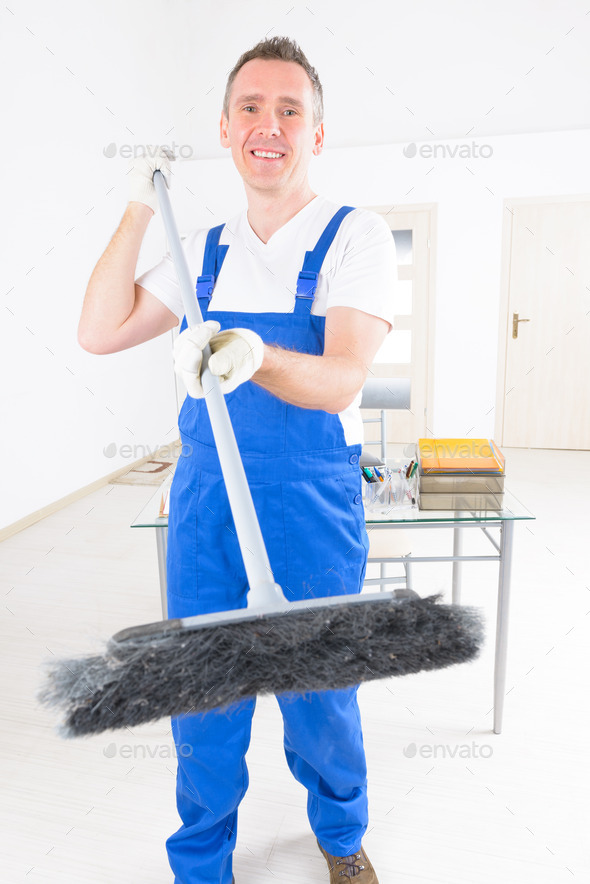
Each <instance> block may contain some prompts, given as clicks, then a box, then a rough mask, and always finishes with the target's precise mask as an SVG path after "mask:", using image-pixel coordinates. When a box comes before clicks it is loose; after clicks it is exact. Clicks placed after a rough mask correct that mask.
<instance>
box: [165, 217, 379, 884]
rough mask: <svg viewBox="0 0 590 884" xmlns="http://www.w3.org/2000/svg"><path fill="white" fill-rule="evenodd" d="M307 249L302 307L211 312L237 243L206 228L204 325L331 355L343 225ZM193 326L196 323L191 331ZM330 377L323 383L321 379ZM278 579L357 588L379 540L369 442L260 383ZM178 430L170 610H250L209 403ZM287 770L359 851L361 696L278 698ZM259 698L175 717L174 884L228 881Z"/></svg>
mask: <svg viewBox="0 0 590 884" xmlns="http://www.w3.org/2000/svg"><path fill="white" fill-rule="evenodd" d="M349 211H351V209H350V208H349V207H343V208H342V209H340V210H339V212H337V213H336V215H335V216H334V218H332V220H331V221H330V223H329V224H328V226H327V227H326V229H325V231H324V232H323V234H322V236H321V237H320V239H319V240H318V243H317V245H316V247H315V249H314V250H313V251H311V252H306V255H305V261H304V264H303V269H302V271H301V272H300V274H299V278H298V280H297V296H296V300H295V308H294V312H292V313H241V312H236V313H233V312H226V311H209V310H208V309H207V307H208V303H209V300H210V298H211V294H212V291H213V286H214V285H215V280H216V277H217V275H218V273H219V271H220V269H221V264H222V262H223V259H224V258H225V254H226V251H227V249H228V246H226V245H222V246H220V245H218V243H219V238H220V234H221V230H222V228H223V225H221V227H217V228H213V229H212V230H210V231H209V234H208V238H207V243H206V247H205V255H204V260H203V272H202V275H201V276H200V277H199V280H198V282H197V296H198V298H199V304H200V307H201V312H202V314H203V319H204V320H205V319H216V320H217V321H218V322H219V323H220V324H221V328H222V329H225V328H230V327H235V328H250V329H253V330H254V331H255V332H257V333H258V334H259V335H260V336H261V338H262V340H263V341H264V342H265V343H266V344H271V345H273V344H274V345H277V346H279V347H282V348H286V349H289V350H298V351H299V352H301V353H311V354H315V355H321V354H322V353H323V350H324V327H325V317H322V316H315V315H313V314H312V313H311V305H312V303H313V298H314V293H315V290H316V286H317V278H318V274H319V271H320V268H321V265H322V262H323V260H324V257H325V254H326V252H327V250H328V248H329V246H330V243H331V242H332V240H333V238H334V236H335V235H336V232H337V230H338V227H339V225H340V223H341V221H342V218H343V217H344V216H345V215H346V214H347V213H348V212H349ZM185 324H186V320H185V322H184V323H183V325H185ZM321 383H322V378H321V375H318V384H321ZM226 401H227V406H228V409H229V413H230V415H231V420H232V424H233V428H234V432H235V434H236V438H237V442H238V446H239V449H240V453H241V455H242V460H243V463H244V468H245V471H246V475H247V478H248V482H249V485H250V489H251V492H252V496H253V500H254V505H255V508H256V512H257V515H258V518H259V520H260V526H261V529H262V535H263V537H264V541H265V544H266V547H267V550H268V555H269V559H270V564H271V567H272V569H273V573H274V579H275V581H276V582H277V583H278V584H279V585H280V586H281V588H282V589H283V592H284V593H285V595H286V597H287V599H288V600H291V601H294V600H296V599H303V598H313V597H315V596H329V595H339V594H343V593H357V592H360V590H361V588H362V583H363V578H364V572H365V566H366V559H367V551H368V538H367V533H366V530H365V522H364V510H363V504H362V498H361V474H360V470H359V464H358V461H359V455H360V450H361V446H360V445H352V446H350V445H347V444H346V441H345V438H344V431H343V428H342V424H341V421H340V419H339V417H338V416H337V415H333V414H328V413H327V412H325V411H320V410H314V409H306V408H299V407H296V406H294V405H289V404H287V403H286V402H284V401H282V400H281V399H278V398H277V397H276V396H273V395H272V394H271V393H268V392H267V391H266V390H264V389H262V387H259V386H257V385H256V384H255V383H253V382H252V381H248V382H246V383H244V384H242V385H241V386H240V387H238V388H237V390H235V391H234V392H232V393H230V394H228V395H227V396H226ZM179 427H180V432H181V437H182V442H183V448H182V450H183V452H184V453H185V455H184V456H181V457H180V459H179V462H178V466H177V469H176V473H175V476H174V481H173V484H172V491H171V503H170V519H169V529H168V615H169V616H170V617H185V616H190V615H193V614H202V613H207V612H211V611H224V610H227V609H231V608H243V607H245V606H246V594H247V580H246V574H245V570H244V566H243V562H242V558H241V554H240V551H239V547H238V542H237V539H236V536H235V531H234V530H228V526H229V528H230V529H233V519H232V516H231V510H230V508H229V502H228V498H227V494H226V491H225V486H224V482H223V478H222V476H221V471H220V466H219V461H218V457H217V453H216V449H215V442H214V439H213V436H212V432H211V425H210V422H209V418H208V415H207V409H206V406H205V402H204V400H203V399H200V400H195V399H192V398H190V397H188V396H187V398H186V400H185V402H184V405H183V407H182V410H181V413H180V418H179ZM277 699H278V702H279V705H280V708H281V711H282V714H283V719H284V729H285V736H284V747H285V754H286V758H287V763H288V765H289V767H290V769H291V771H292V773H293V775H294V776H295V777H296V779H297V780H298V781H299V782H300V783H302V784H303V786H305V788H306V789H307V790H308V803H307V810H308V816H309V820H310V823H311V827H312V829H313V831H314V832H315V834H316V836H317V838H318V840H319V842H320V843H321V845H322V846H323V847H324V849H325V850H327V851H328V853H330V854H332V855H335V856H347V855H350V854H352V853H353V852H355V851H356V850H357V849H358V848H359V847H360V844H361V838H362V836H363V834H364V832H365V829H366V826H367V819H368V817H367V794H366V764H365V754H364V748H363V740H362V731H361V723H360V716H359V710H358V705H357V698H356V688H352V689H349V690H343V691H323V692H320V693H308V694H304V695H301V696H298V697H296V698H295V699H294V698H293V697H292V696H291V697H289V698H285V697H280V696H279V697H278V698H277ZM254 705H255V699H252V700H248V701H244V702H242V703H239V704H236V705H235V706H233V707H231V708H230V709H229V710H224V711H221V712H209V713H206V714H199V715H184V716H180V717H179V718H176V719H173V722H172V729H173V734H174V740H175V743H176V749H177V759H178V773H177V805H178V812H179V814H180V817H181V819H182V822H183V825H182V826H181V828H180V829H179V830H178V832H176V833H175V834H174V835H172V836H171V837H170V838H169V839H168V842H167V849H168V855H169V860H170V865H171V867H172V870H173V871H174V874H175V876H176V877H175V882H176V884H204V882H215V884H230V882H231V880H232V851H233V849H234V846H235V842H236V828H237V826H236V824H237V808H238V805H239V803H240V801H241V799H242V798H243V796H244V794H245V792H246V789H247V786H248V772H247V768H246V762H245V759H244V756H245V754H246V750H247V749H248V744H249V741H250V728H251V721H252V714H253V712H254Z"/></svg>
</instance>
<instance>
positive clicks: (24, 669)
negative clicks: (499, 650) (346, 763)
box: [0, 449, 590, 884]
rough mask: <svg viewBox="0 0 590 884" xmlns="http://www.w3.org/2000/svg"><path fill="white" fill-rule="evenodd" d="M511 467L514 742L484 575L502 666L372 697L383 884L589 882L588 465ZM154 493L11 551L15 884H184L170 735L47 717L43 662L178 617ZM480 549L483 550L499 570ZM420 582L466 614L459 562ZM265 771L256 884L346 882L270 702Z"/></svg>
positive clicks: (134, 494)
mask: <svg viewBox="0 0 590 884" xmlns="http://www.w3.org/2000/svg"><path fill="white" fill-rule="evenodd" d="M506 454H507V465H508V470H507V472H508V474H509V484H510V488H511V490H512V491H513V493H514V494H515V495H516V496H517V497H519V499H520V500H521V501H522V502H523V503H524V504H525V505H526V506H527V507H528V508H529V509H530V510H532V511H533V512H534V513H535V514H536V516H537V520H536V521H535V522H531V523H527V524H521V525H519V526H517V528H516V532H515V552H514V564H513V584H512V587H513V594H512V606H511V626H510V647H509V667H508V689H507V697H506V704H505V721H504V733H503V734H501V735H499V736H495V735H494V734H493V733H492V728H491V722H492V711H491V706H492V670H493V636H494V627H495V598H496V581H497V566H496V565H495V564H494V563H483V564H482V563H472V564H468V565H464V579H463V585H464V601H465V603H468V604H474V605H478V606H481V607H483V609H484V610H485V615H486V618H487V624H488V627H487V629H488V639H487V644H486V648H485V652H484V653H483V655H482V657H481V658H480V659H479V660H478V661H477V662H476V663H474V664H472V665H468V666H463V667H456V668H455V669H450V670H447V671H443V672H437V673H431V674H422V675H417V676H411V677H408V678H405V679H399V680H397V681H396V680H390V681H388V682H386V681H383V682H376V683H373V684H371V685H365V686H364V687H363V688H362V689H361V692H360V698H361V705H362V710H363V716H364V732H365V743H366V748H367V755H368V760H369V771H370V800H371V822H370V827H369V831H368V833H367V836H366V839H365V846H366V848H367V852H368V853H369V855H370V857H371V859H372V861H373V863H374V865H375V868H376V870H377V872H378V875H379V880H380V882H381V884H418V882H431V884H488V882H490V884H491V882H503V884H517V882H518V884H528V882H531V884H533V882H534V884H560V882H572V881H573V882H574V884H575V882H576V881H579V882H582V881H588V880H590V861H589V859H588V848H587V838H588V831H589V825H590V814H589V812H588V806H589V804H590V792H589V788H588V787H589V777H588V768H589V762H588V753H589V750H588V740H587V735H588V727H589V724H590V716H589V714H588V696H589V692H588V664H587V652H586V649H587V647H588V645H589V625H590V616H587V615H588V614H590V611H589V608H590V564H589V557H588V544H589V542H590V541H589V532H588V524H589V519H588V504H587V498H588V496H589V492H590V452H580V453H574V452H557V451H524V450H516V449H512V450H511V449H508V450H507V451H506ZM153 491H154V489H153V488H150V487H145V486H144V487H142V486H136V487H133V486H125V485H116V486H107V487H106V488H104V489H101V490H100V491H97V492H95V493H93V494H91V495H89V496H88V497H87V498H85V499H84V500H82V501H79V502H78V503H75V504H73V505H71V506H69V507H68V508H66V509H64V510H62V511H61V512H59V513H57V514H55V515H53V516H50V517H49V518H47V519H45V520H44V521H43V522H41V523H39V524H37V525H35V526H33V527H31V528H29V529H27V530H25V531H23V532H21V533H20V534H18V535H16V536H15V537H13V538H11V539H9V540H7V541H5V542H4V543H3V544H2V546H1V547H0V567H1V571H2V586H3V589H2V592H3V593H4V601H5V607H3V627H2V633H3V635H2V638H3V641H2V649H3V659H2V665H1V667H0V679H1V683H2V684H1V688H2V694H3V696H4V697H5V698H6V702H5V703H4V708H3V713H2V721H1V724H0V741H1V743H0V777H1V782H2V785H3V793H4V794H3V801H2V810H1V817H0V827H1V828H0V831H1V832H2V840H3V842H4V845H3V848H2V861H1V871H0V880H1V882H6V884H8V882H10V884H13V882H20V881H26V882H27V884H37V882H56V884H57V882H60V884H64V882H65V884H74V882H75V884H98V882H109V884H129V882H134V884H164V882H169V884H170V882H171V881H172V878H171V875H170V872H169V869H168V865H167V861H166V855H165V850H164V840H165V838H166V836H167V835H168V834H169V833H171V832H172V831H173V830H174V829H175V828H176V827H177V825H178V823H177V818H176V812H175V806H174V770H175V760H174V753H173V743H172V738H171V735H170V730H169V726H168V723H167V722H166V721H162V722H160V723H159V724H157V725H153V726H150V727H143V728H136V729H134V731H133V733H131V732H130V731H128V730H127V731H123V732H116V733H112V734H106V735H102V736H97V737H93V738H91V739H86V740H80V741H63V740H61V739H60V738H59V737H58V736H56V734H55V731H54V723H55V722H54V719H53V718H52V716H51V715H50V714H49V713H48V712H47V711H46V710H44V709H40V708H39V707H38V706H37V704H36V702H35V699H34V695H35V692H36V690H37V687H38V685H39V683H40V680H41V675H40V665H41V663H42V661H43V660H44V659H47V658H49V657H50V656H51V655H53V654H55V655H63V654H66V653H70V652H78V651H85V650H87V651H90V650H92V649H95V648H96V647H98V640H99V639H100V638H106V637H108V636H109V635H111V634H112V633H113V632H115V631H117V630H118V629H120V628H122V627H125V626H129V625H132V624H135V623H141V622H148V621H151V620H156V619H159V617H160V612H159V590H158V577H157V566H156V546H155V539H154V533H153V531H152V530H151V529H133V530H131V529H129V528H128V525H129V524H130V522H131V521H132V520H133V518H134V517H135V515H136V514H137V512H138V511H139V510H140V509H141V507H142V506H143V505H144V503H145V502H146V500H147V499H148V498H149V497H150V496H151V495H152V494H153ZM475 533H476V532H470V539H469V545H470V548H471V549H472V550H473V551H474V554H478V553H480V552H482V553H484V550H485V554H489V553H488V550H487V545H486V542H485V539H484V538H482V537H475V536H473V537H471V534H473V535H475ZM412 538H413V539H414V540H415V543H414V545H413V547H412V548H413V551H414V552H415V554H418V553H419V550H423V551H426V550H432V549H433V548H437V549H439V548H442V547H444V548H445V549H446V551H447V552H446V554H449V555H450V554H451V536H450V533H449V535H448V536H447V532H443V531H432V532H416V533H415V534H413V535H412ZM466 546H467V543H466ZM465 552H467V549H465ZM426 554H428V553H427V552H426ZM414 570H415V583H416V587H415V588H416V589H417V590H418V591H419V592H420V593H421V594H428V593H429V592H431V591H435V590H441V589H442V590H445V592H446V593H447V597H448V594H449V592H450V566H449V565H444V564H443V565H432V564H425V565H421V566H420V565H416V566H415V569H414ZM248 762H249V768H250V775H251V786H250V790H249V792H248V794H247V796H246V799H245V800H244V803H243V805H242V809H241V816H240V830H239V838H238V847H237V850H236V854H235V863H234V871H235V875H236V882H237V884H264V882H271V881H287V880H298V881H309V882H318V884H319V882H322V881H323V882H326V881H327V874H326V868H325V865H324V860H323V859H322V857H321V856H320V854H319V853H318V851H317V848H316V846H315V842H314V839H313V837H312V835H311V833H310V831H309V828H308V825H307V820H306V816H305V795H304V793H303V791H302V789H301V787H300V786H299V785H298V784H297V783H295V782H294V781H293V780H292V779H291V777H290V774H289V772H288V769H287V766H286V763H285V761H284V758H283V755H282V747H281V721H280V717H279V716H278V714H277V708H276V704H275V701H274V700H272V699H264V700H262V701H259V705H258V708H257V712H256V716H255V723H254V733H253V739H252V746H251V750H250V753H249V755H248Z"/></svg>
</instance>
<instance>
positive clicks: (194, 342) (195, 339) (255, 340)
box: [174, 319, 264, 399]
mask: <svg viewBox="0 0 590 884" xmlns="http://www.w3.org/2000/svg"><path fill="white" fill-rule="evenodd" d="M220 328H221V326H220V324H219V323H218V322H216V321H215V320H214V319H208V320H207V322H201V323H200V324H199V325H195V326H193V328H187V329H185V331H183V332H181V334H179V335H178V337H177V338H176V340H175V342H174V371H175V372H176V374H177V375H178V376H179V377H180V378H181V379H182V381H183V382H184V385H185V387H186V389H187V391H188V394H189V396H192V398H193V399H202V398H203V396H205V395H206V393H207V392H208V390H204V389H203V386H202V384H201V366H202V363H203V350H204V349H205V347H206V346H207V344H209V346H210V347H211V357H210V359H209V370H210V371H211V374H214V375H217V376H218V377H219V380H220V382H221V383H220V385H221V392H222V393H224V394H225V393H231V392H232V390H235V389H236V387H239V385H240V384H243V383H244V381H247V380H249V379H250V378H251V377H252V375H253V374H254V372H256V371H258V369H259V368H260V366H261V365H262V359H263V356H264V344H263V342H262V338H261V337H260V336H259V335H257V334H256V332H254V331H251V330H250V329H248V328H229V329H227V330H226V331H222V332H220V331H219V329H220Z"/></svg>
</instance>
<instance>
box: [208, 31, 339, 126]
mask: <svg viewBox="0 0 590 884" xmlns="http://www.w3.org/2000/svg"><path fill="white" fill-rule="evenodd" d="M255 58H263V59H278V60H279V61H294V62H295V64H298V65H301V67H302V68H303V70H304V71H305V73H306V74H307V76H308V77H309V79H310V81H311V85H312V88H313V124H314V126H318V125H319V124H320V123H321V122H322V120H323V119H324V91H323V89H322V84H321V83H320V78H319V76H318V72H317V71H316V69H315V68H314V67H312V65H311V64H310V63H309V61H308V60H307V58H306V56H305V54H304V53H303V51H302V50H301V48H300V47H299V45H298V44H297V43H296V42H295V41H294V40H291V39H290V38H289V37H271V38H270V39H269V40H261V41H260V42H259V43H257V44H256V46H253V47H252V49H248V51H247V52H244V53H243V55H240V57H239V58H238V60H237V62H236V63H235V65H234V67H233V69H232V70H231V71H230V74H229V77H228V78H227V85H226V87H225V95H224V96H223V113H224V116H225V117H226V119H227V118H228V117H229V96H230V93H231V89H232V86H233V84H234V80H235V79H236V76H237V73H238V71H239V70H240V68H242V67H243V66H244V65H245V64H246V63H247V62H248V61H253V60H254V59H255Z"/></svg>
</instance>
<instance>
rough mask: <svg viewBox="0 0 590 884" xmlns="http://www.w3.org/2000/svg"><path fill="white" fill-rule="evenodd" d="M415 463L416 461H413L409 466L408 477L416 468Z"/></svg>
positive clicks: (407, 477)
mask: <svg viewBox="0 0 590 884" xmlns="http://www.w3.org/2000/svg"><path fill="white" fill-rule="evenodd" d="M414 463H415V461H411V463H410V465H409V466H408V469H407V470H406V479H409V478H410V473H411V472H412V470H413V469H414Z"/></svg>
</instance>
